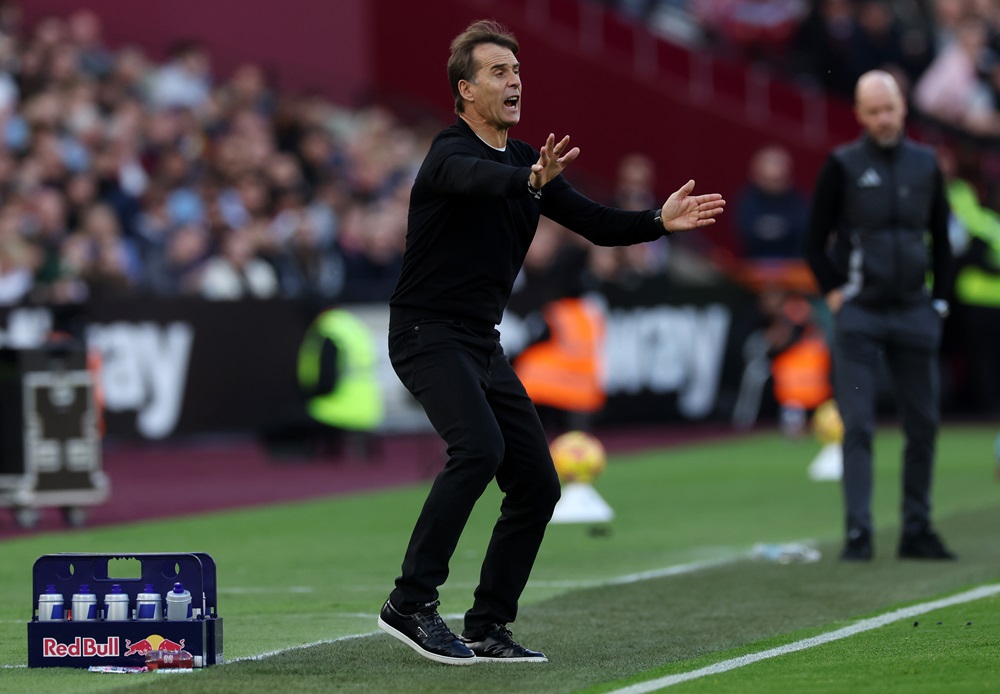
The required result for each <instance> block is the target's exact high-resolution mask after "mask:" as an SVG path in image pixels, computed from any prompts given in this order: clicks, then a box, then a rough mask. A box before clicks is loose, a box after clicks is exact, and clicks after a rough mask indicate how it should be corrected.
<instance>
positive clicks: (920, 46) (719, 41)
mask: <svg viewBox="0 0 1000 694" xmlns="http://www.w3.org/2000/svg"><path fill="white" fill-rule="evenodd" d="M605 4H611V5H615V6H616V7H617V8H618V9H619V10H620V11H621V12H622V13H623V14H624V15H626V16H628V17H631V18H635V19H641V20H643V21H646V22H647V23H648V24H649V26H650V27H651V28H652V29H653V30H654V31H657V32H658V33H660V34H663V35H666V36H669V37H671V38H675V39H681V40H685V41H687V42H689V43H692V44H695V45H698V46H701V47H713V48H714V49H715V50H716V51H717V52H719V53H721V54H724V55H728V56H730V57H733V58H736V59H739V60H741V61H745V62H753V63H760V64H764V65H767V66H769V67H771V68H773V69H774V70H775V71H776V72H779V73H783V74H786V75H791V76H794V77H795V78H797V79H800V80H805V81H807V82H811V83H813V84H817V85H820V86H822V87H823V88H825V89H827V90H829V91H831V92H833V93H837V94H841V95H846V96H850V95H851V94H852V92H853V89H854V83H855V81H856V80H857V78H858V76H860V75H861V74H862V73H863V72H865V71H867V70H871V69H873V68H885V69H890V70H891V71H892V72H893V73H894V74H895V75H896V76H897V78H898V79H899V80H900V81H901V83H902V84H903V86H904V89H905V90H906V92H907V93H908V94H910V95H911V97H912V98H913V103H914V105H915V106H916V107H917V108H919V109H920V110H921V111H922V112H924V113H925V114H926V115H928V116H932V117H934V118H937V119H940V120H941V121H943V122H945V123H948V124H951V125H956V126H959V127H961V128H963V129H967V130H969V131H970V132H973V133H976V134H982V135H988V136H996V135H1000V6H998V5H997V3H995V2H993V0H812V1H810V0H606V2H605Z"/></svg>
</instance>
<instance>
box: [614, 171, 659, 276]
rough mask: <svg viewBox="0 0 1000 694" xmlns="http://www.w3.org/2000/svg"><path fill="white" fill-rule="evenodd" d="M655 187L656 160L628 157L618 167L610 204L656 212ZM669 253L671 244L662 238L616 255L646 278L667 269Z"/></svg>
mask: <svg viewBox="0 0 1000 694" xmlns="http://www.w3.org/2000/svg"><path fill="white" fill-rule="evenodd" d="M655 187H656V164H655V163H654V162H653V160H652V159H651V158H650V157H648V156H647V155H645V154H640V153H632V154H627V155H625V156H624V157H622V160H621V162H620V163H619V164H618V175H617V177H616V178H615V189H614V193H613V194H612V197H611V202H610V204H611V206H613V207H620V208H622V209H624V210H651V209H656V208H657V207H659V205H658V204H657V202H656V191H655ZM668 252H669V242H668V241H667V239H666V237H662V238H659V239H657V240H655V241H650V242H649V243H639V244H635V245H634V246H624V247H622V248H621V250H620V251H618V253H616V254H614V255H617V256H619V257H621V258H622V259H623V260H624V262H625V263H627V264H628V265H630V266H632V269H633V270H634V271H635V272H636V273H638V274H640V275H644V274H649V273H653V272H659V271H661V270H662V269H663V268H664V267H665V266H666V262H667V254H668Z"/></svg>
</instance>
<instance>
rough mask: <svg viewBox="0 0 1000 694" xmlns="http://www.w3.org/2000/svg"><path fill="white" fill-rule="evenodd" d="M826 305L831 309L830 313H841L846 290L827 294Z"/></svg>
mask: <svg viewBox="0 0 1000 694" xmlns="http://www.w3.org/2000/svg"><path fill="white" fill-rule="evenodd" d="M826 305H827V307H829V309H830V313H833V314H836V313H837V312H838V311H840V307H841V306H843V305H844V290H842V289H831V290H830V291H828V292H827V293H826Z"/></svg>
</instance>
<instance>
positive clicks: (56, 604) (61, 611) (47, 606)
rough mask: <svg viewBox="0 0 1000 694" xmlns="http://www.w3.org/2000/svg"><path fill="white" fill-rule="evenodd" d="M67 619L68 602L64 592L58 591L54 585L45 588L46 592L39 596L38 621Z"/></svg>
mask: <svg viewBox="0 0 1000 694" xmlns="http://www.w3.org/2000/svg"><path fill="white" fill-rule="evenodd" d="M65 620H66V604H65V601H64V600H63V596H62V593H58V592H56V587H55V586H54V585H51V584H50V585H49V586H47V587H46V588H45V592H44V593H42V594H41V595H39V596H38V621H39V622H62V621H65Z"/></svg>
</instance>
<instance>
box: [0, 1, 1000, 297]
mask: <svg viewBox="0 0 1000 694" xmlns="http://www.w3.org/2000/svg"><path fill="white" fill-rule="evenodd" d="M607 1H608V2H614V3H615V4H617V5H618V6H619V9H621V10H622V11H623V12H626V13H627V14H629V15H631V16H641V17H644V18H646V19H647V20H648V21H654V20H655V18H656V17H662V16H664V13H666V12H667V11H668V10H669V11H671V12H673V13H675V14H679V15H682V16H684V17H685V18H686V20H685V21H688V22H689V24H690V26H692V27H693V28H694V30H693V33H692V35H697V38H698V40H699V41H700V42H702V44H703V45H709V44H711V45H713V46H715V48H716V49H717V50H719V51H722V52H724V53H726V52H728V53H729V54H731V55H735V56H738V57H739V58H741V59H745V60H764V61H767V62H769V63H771V64H772V65H774V66H775V69H783V70H789V71H792V72H793V73H796V74H799V75H800V76H801V75H808V76H810V78H811V79H813V80H814V81H816V82H817V83H821V84H822V85H823V86H824V87H825V88H827V89H829V90H832V91H834V92H838V91H839V92H849V91H850V88H851V85H853V81H854V79H855V78H856V76H857V75H858V74H860V72H862V71H864V70H866V69H870V68H872V67H876V66H890V67H892V69H893V70H894V71H896V72H897V74H899V75H900V76H901V78H902V79H903V80H904V84H905V85H907V89H908V90H909V92H910V94H911V97H912V99H913V101H914V103H915V104H916V106H917V107H918V108H919V109H920V110H921V111H923V112H925V113H926V114H929V115H931V116H933V117H935V118H937V119H939V120H940V121H941V122H944V123H948V124H951V125H953V126H955V127H956V128H959V129H960V130H962V131H963V132H971V133H974V134H980V135H993V134H1000V116H998V113H1000V110H998V108H997V103H998V102H1000V59H998V57H997V56H1000V18H998V15H997V12H996V11H995V10H994V9H993V4H992V3H991V2H979V1H978V0H934V1H933V3H932V4H931V5H930V8H929V9H928V10H927V12H926V13H924V12H921V11H920V8H922V7H923V5H921V4H920V3H918V2H916V0H914V1H913V2H912V3H909V2H904V0H860V2H852V1H851V0H821V1H820V2H817V3H815V4H814V6H812V7H811V8H810V7H809V6H808V5H807V4H806V3H805V1H804V0H661V1H656V0H607ZM661 24H662V21H661ZM804 46H809V50H804V49H802V47H804ZM942 94H945V95H946V96H947V98H944V97H942ZM438 125H439V124H434V125H431V126H428V127H427V128H421V127H413V126H409V125H404V124H403V123H402V122H400V121H399V120H398V119H397V118H396V117H394V115H393V114H391V113H389V112H388V111H386V110H384V109H380V108H374V107H373V108H367V109H361V110H350V109H345V108H342V107H339V106H337V105H335V104H333V103H331V102H330V101H329V100H328V99H327V98H325V97H324V96H323V94H321V93H318V92H317V93H311V94H287V93H282V92H278V91H276V90H274V89H273V88H272V86H271V84H270V82H269V80H268V77H267V75H266V74H265V72H264V71H263V70H262V69H261V68H260V67H259V66H258V65H255V64H252V63H247V64H245V65H242V66H240V67H238V68H237V69H235V70H233V71H232V73H231V74H230V75H229V76H228V77H227V78H226V79H225V80H217V78H216V76H215V75H214V73H213V71H212V65H211V54H210V51H209V50H207V48H206V47H205V46H202V45H199V44H198V43H196V42H182V43H178V44H177V45H175V46H174V47H173V48H172V50H171V51H170V52H169V56H168V57H167V58H166V59H165V60H163V61H160V62H157V61H154V60H152V59H151V58H150V57H149V55H148V54H147V53H146V52H145V51H144V50H143V49H142V48H140V47H136V46H124V47H121V48H119V49H117V50H113V51H112V50H110V49H109V48H108V47H107V46H106V44H105V43H104V40H103V37H102V27H101V21H100V18H99V17H98V16H97V15H96V14H94V13H93V12H90V11H87V10H77V11H75V12H73V13H72V14H70V15H67V16H65V17H48V18H45V19H43V20H41V21H39V22H38V23H37V24H35V25H33V26H30V27H28V26H26V25H25V24H24V22H23V20H22V16H21V12H20V9H19V5H18V4H17V3H15V2H10V1H9V0H6V1H2V2H0V142H2V147H0V304H7V305H10V304H16V303H19V302H25V301H36V302H76V301H83V300H87V299H90V298H97V297H118V296H137V295H155V296H178V295H188V296H202V297H205V298H210V299H235V298H241V297H260V298H269V297H289V298H296V297H316V298H319V299H320V300H323V301H330V300H341V301H384V300H386V299H387V298H388V296H389V294H390V293H391V291H392V288H393V285H394V282H395V278H396V276H397V273H398V268H399V264H400V259H401V254H402V249H403V245H404V238H405V223H406V207H407V196H408V193H409V187H410V182H411V180H412V177H413V175H414V174H415V171H416V167H418V166H419V164H420V161H421V159H422V157H423V153H424V152H425V151H426V147H427V146H428V143H429V137H430V136H431V135H433V133H434V132H435V131H436V129H437V127H438ZM654 177H655V170H654V169H653V165H652V162H650V161H649V160H647V159H645V158H644V157H641V156H635V155H627V156H625V157H624V158H623V160H622V163H621V169H620V171H619V174H618V177H617V189H616V190H615V191H614V193H613V197H612V198H611V199H609V200H607V202H610V203H612V204H618V205H621V206H624V207H630V206H640V207H653V206H655V201H654V197H655V196H654V195H653V192H652V191H653V186H654ZM990 193H991V191H986V195H985V198H984V199H985V200H986V201H987V202H989V201H990V200H991V199H993V198H991V195H990ZM563 231H564V230H563ZM556 237H557V238H558V239H559V244H558V246H559V247H560V248H563V249H564V250H567V249H568V250H567V252H568V253H569V254H570V255H571V256H573V257H576V258H577V260H578V262H580V263H582V265H583V268H584V269H583V271H584V273H585V275H586V276H587V277H590V278H593V279H594V281H624V282H628V281H630V280H629V278H633V277H635V276H641V275H643V274H648V273H655V272H660V271H662V270H663V269H664V268H665V267H668V266H669V265H670V253H668V248H669V249H670V251H671V253H675V254H676V253H682V252H683V251H684V249H683V248H678V247H668V245H667V244H666V242H665V241H664V243H659V244H648V245H644V246H642V247H638V248H633V249H625V250H622V249H612V250H608V249H592V248H585V249H584V251H585V252H583V251H581V249H580V248H579V247H575V246H574V243H573V241H574V240H575V239H574V237H572V235H567V234H562V233H557V234H556ZM675 246H676V245H675ZM689 260H690V259H689V258H688V259H685V262H684V263H683V264H674V266H673V267H674V268H676V267H686V268H692V267H693V268H696V271H702V270H704V271H708V270H707V269H706V268H705V266H704V264H702V265H698V264H692V263H690V262H688V261H689ZM585 279H586V277H585Z"/></svg>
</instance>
